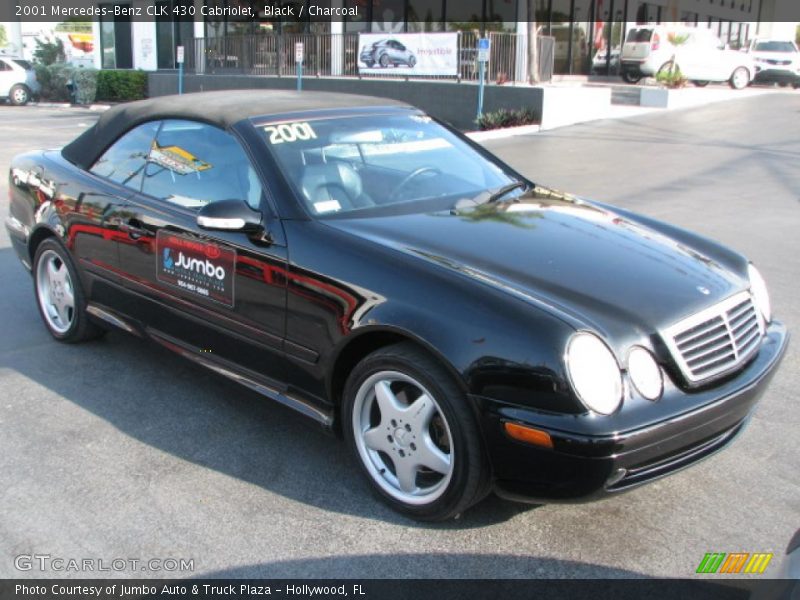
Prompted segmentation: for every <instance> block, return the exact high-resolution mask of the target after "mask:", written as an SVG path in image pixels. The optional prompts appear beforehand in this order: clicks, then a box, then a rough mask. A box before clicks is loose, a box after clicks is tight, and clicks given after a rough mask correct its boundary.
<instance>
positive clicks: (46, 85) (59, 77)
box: [34, 63, 75, 102]
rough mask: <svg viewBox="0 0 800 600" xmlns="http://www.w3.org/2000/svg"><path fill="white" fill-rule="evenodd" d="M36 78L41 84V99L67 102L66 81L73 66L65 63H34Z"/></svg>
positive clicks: (70, 75) (70, 76)
mask: <svg viewBox="0 0 800 600" xmlns="http://www.w3.org/2000/svg"><path fill="white" fill-rule="evenodd" d="M34 68H35V69H36V79H37V81H38V82H39V85H41V86H42V91H41V92H40V95H41V98H42V100H47V101H49V102H69V93H68V92H67V81H69V80H70V79H71V78H72V71H74V70H75V67H73V66H72V65H68V64H66V63H55V64H52V65H43V64H36V65H35V67H34Z"/></svg>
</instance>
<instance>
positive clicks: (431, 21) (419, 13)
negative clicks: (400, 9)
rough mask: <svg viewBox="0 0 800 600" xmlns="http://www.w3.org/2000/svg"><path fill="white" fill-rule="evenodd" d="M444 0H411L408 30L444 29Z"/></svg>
mask: <svg viewBox="0 0 800 600" xmlns="http://www.w3.org/2000/svg"><path fill="white" fill-rule="evenodd" d="M443 11H444V2H442V0H409V3H408V31H442V29H443V26H442V25H443V23H442V22H443V21H444V13H443Z"/></svg>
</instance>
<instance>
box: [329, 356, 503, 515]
mask: <svg viewBox="0 0 800 600" xmlns="http://www.w3.org/2000/svg"><path fill="white" fill-rule="evenodd" d="M343 403H344V404H343V410H342V423H343V428H344V430H345V436H346V437H347V441H348V445H349V446H350V448H351V450H352V451H353V453H354V454H355V456H356V457H357V459H358V461H359V464H360V465H361V468H362V471H363V472H364V474H365V475H366V476H367V479H368V480H369V482H370V484H371V485H372V487H373V489H374V490H375V491H376V492H377V493H378V494H379V495H380V496H381V498H382V499H383V500H384V501H385V502H386V503H388V504H389V505H390V506H391V507H392V508H394V509H395V510H397V511H399V512H401V513H404V514H406V515H409V516H411V517H413V518H415V519H419V520H423V521H442V520H445V519H449V518H451V517H454V516H456V515H459V514H461V513H462V512H463V511H464V510H466V509H467V508H469V507H470V506H472V505H473V504H475V503H476V502H478V501H480V500H481V499H483V497H484V496H485V495H486V494H487V493H488V491H489V487H488V482H489V467H488V463H487V460H486V455H485V451H484V449H483V444H482V441H481V436H480V434H479V432H478V426H477V423H476V421H475V418H474V417H473V415H472V412H471V410H470V407H469V406H468V404H467V399H466V397H465V395H464V393H463V391H462V390H461V389H459V387H458V385H456V383H455V382H454V381H453V378H452V377H451V376H450V374H449V373H447V372H446V371H445V370H444V368H443V367H442V366H441V365H440V364H439V363H438V362H437V361H436V360H434V359H433V358H432V357H431V356H430V355H428V354H426V353H425V352H423V351H421V350H419V349H418V348H417V347H416V346H414V345H413V344H410V343H401V344H395V345H392V346H388V347H386V348H382V349H380V350H377V351H375V352H373V353H372V354H370V355H369V356H367V357H366V358H364V360H362V361H361V362H360V363H359V364H358V365H357V366H356V368H355V369H353V371H352V373H351V374H350V376H349V377H348V379H347V383H346V385H345V392H344V399H343Z"/></svg>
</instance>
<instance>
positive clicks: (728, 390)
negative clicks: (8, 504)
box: [6, 92, 787, 520]
mask: <svg viewBox="0 0 800 600" xmlns="http://www.w3.org/2000/svg"><path fill="white" fill-rule="evenodd" d="M10 197H11V206H10V214H9V217H8V219H7V221H6V227H7V228H8V230H9V232H10V234H11V239H12V242H13V245H14V248H15V250H16V252H17V254H18V255H19V257H20V259H21V260H22V262H23V264H24V265H25V266H26V267H27V268H28V269H30V270H31V272H32V274H33V280H34V291H35V297H36V301H37V303H38V306H39V310H40V312H41V316H42V318H43V320H44V323H45V325H46V326H47V329H48V330H49V331H50V333H51V334H52V335H53V337H55V338H56V339H58V340H61V341H64V342H78V341H82V340H86V339H89V338H91V337H94V336H97V335H98V334H100V333H101V332H102V331H103V328H105V327H107V326H115V327H117V328H121V329H123V330H125V331H128V332H130V333H133V334H135V335H139V336H142V337H145V338H147V339H150V340H152V341H154V342H156V343H158V344H161V345H163V346H164V347H166V348H169V349H170V350H174V351H175V352H178V353H180V354H182V355H183V356H186V357H187V358H190V359H192V360H194V361H196V362H197V363H199V364H201V365H203V366H206V367H208V368H210V369H212V370H214V371H216V372H217V373H220V374H222V375H224V376H227V377H229V378H231V379H233V380H235V381H237V382H239V383H241V384H244V385H246V386H248V387H249V388H251V389H253V390H256V391H257V392H259V393H261V394H263V395H265V396H268V397H270V398H272V399H275V400H277V401H278V402H281V403H283V404H285V405H287V406H289V407H292V408H294V409H296V410H297V411H299V412H300V413H302V414H304V415H305V416H307V417H309V418H311V419H314V420H316V421H318V422H319V423H321V424H322V425H324V426H325V427H327V428H330V429H333V430H336V431H341V432H342V433H343V435H344V437H345V438H346V439H347V442H348V444H349V445H350V447H351V448H352V450H353V453H354V455H355V456H356V458H357V460H358V462H359V464H360V465H361V468H362V469H363V471H364V473H365V475H366V477H367V479H368V480H369V481H370V483H371V484H372V486H374V489H375V490H376V491H377V492H378V493H379V494H380V495H381V496H382V497H383V498H384V499H385V500H386V501H387V502H388V503H389V504H390V505H392V506H393V507H394V508H396V509H397V510H400V511H402V512H405V513H407V514H410V515H412V516H413V517H416V518H419V519H428V520H435V519H445V518H448V517H451V516H453V515H457V514H459V513H461V512H462V511H463V510H465V509H466V508H468V507H469V506H470V505H472V504H474V503H475V502H477V501H479V500H480V499H481V498H483V497H484V496H485V495H486V494H487V493H489V492H490V491H492V490H494V491H496V492H497V493H499V494H501V495H503V496H505V497H510V498H515V499H521V500H534V501H539V502H552V501H579V500H589V499H594V498H598V497H602V496H606V495H609V494H614V493H616V492H619V491H623V490H627V489H629V488H632V487H634V486H636V485H639V484H642V483H645V482H647V481H651V480H653V479H655V478H658V477H661V476H663V475H666V474H669V473H671V472H674V471H676V470H678V469H681V468H683V467H685V466H688V465H690V464H693V463H694V462H696V461H698V460H700V459H702V458H704V457H706V456H709V455H710V454H712V453H714V452H716V451H717V450H719V449H721V448H723V447H725V446H726V445H727V444H728V443H730V441H731V440H732V439H733V438H734V437H735V436H736V435H737V434H738V433H739V432H740V431H741V430H742V429H743V428H744V426H745V424H746V423H747V421H748V418H749V417H750V415H751V414H752V412H753V409H754V406H755V404H756V401H757V399H758V397H759V395H760V394H761V393H762V392H763V390H764V388H765V386H766V384H767V381H768V380H769V378H770V376H771V375H772V374H773V373H774V371H775V367H776V366H777V364H778V362H779V361H780V359H781V357H782V355H783V352H784V349H785V346H786V343H787V333H786V331H785V329H784V326H783V325H782V324H781V323H779V322H778V321H775V320H773V318H772V315H771V313H770V301H769V297H768V294H767V289H766V286H765V284H764V280H763V279H762V278H761V276H760V275H759V273H758V271H757V270H756V269H755V267H754V266H753V265H752V264H750V263H749V262H748V261H747V259H745V258H744V257H742V256H740V255H739V254H737V253H736V252H733V251H731V250H729V249H727V248H724V247H722V246H720V245H718V244H716V243H714V242H711V241H709V240H707V239H704V238H702V237H700V236H698V235H695V234H693V233H690V232H688V231H685V230H683V229H679V228H677V227H673V226H671V225H667V224H664V223H661V222H658V221H655V220H653V219H650V218H647V217H643V216H640V215H636V214H633V213H630V212H628V211H625V210H619V209H616V208H612V207H609V206H606V205H602V204H599V203H596V202H590V201H586V200H583V199H579V198H575V197H573V196H570V195H567V194H563V193H559V192H556V191H554V190H551V189H548V188H546V187H543V186H540V185H538V184H535V183H533V182H532V181H530V180H529V179H527V178H526V177H524V176H523V175H521V174H520V173H517V172H515V171H514V170H513V169H511V168H510V167H509V166H508V165H506V164H504V163H502V162H501V161H500V160H498V159H497V158H496V157H494V156H493V155H491V154H490V153H488V152H487V151H486V150H484V149H483V148H481V147H480V146H478V145H477V144H475V143H473V142H472V141H470V140H469V139H467V138H466V137H464V136H462V135H461V134H460V133H458V132H456V131H454V130H452V129H450V128H449V127H447V126H445V125H443V124H441V123H439V122H437V121H436V120H435V119H432V118H431V117H429V116H427V115H425V114H424V113H422V112H421V111H419V110H417V109H415V108H413V107H410V106H407V105H403V104H399V103H395V102H392V101H388V100H385V99H376V98H367V97H359V96H349V95H337V94H314V93H305V92H304V93H294V92H268V93H266V92H224V93H205V94H190V95H184V96H179V97H170V98H162V99H154V100H145V101H142V102H135V103H131V104H125V105H120V106H117V107H114V108H112V109H110V110H109V111H107V112H106V113H104V114H103V115H102V116H101V117H100V119H99V120H98V121H97V123H96V124H95V125H93V126H92V127H91V128H89V129H88V130H87V131H86V132H85V133H83V134H82V135H81V136H79V137H78V138H77V139H75V141H73V142H72V143H70V144H68V145H67V146H65V147H64V148H63V149H61V150H60V151H48V152H34V153H30V154H24V155H21V156H18V157H16V158H15V159H14V161H13V164H12V166H11V173H10Z"/></svg>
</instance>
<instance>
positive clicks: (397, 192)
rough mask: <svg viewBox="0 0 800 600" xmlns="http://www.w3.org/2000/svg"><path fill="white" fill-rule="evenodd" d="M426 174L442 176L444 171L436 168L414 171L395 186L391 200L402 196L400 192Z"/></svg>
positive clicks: (422, 168)
mask: <svg viewBox="0 0 800 600" xmlns="http://www.w3.org/2000/svg"><path fill="white" fill-rule="evenodd" d="M425 173H433V174H434V175H441V174H442V171H441V170H440V169H437V168H436V167H420V168H418V169H414V170H413V171H411V173H409V174H408V175H406V176H405V177H403V180H402V181H401V182H400V183H398V184H397V185H396V186H394V189H393V190H392V191H391V192H390V193H389V200H395V199H396V198H397V196H399V195H400V191H401V190H402V189H403V188H404V187H406V186H407V185H408V184H409V183H411V181H413V180H414V179H416V178H417V177H419V176H420V175H423V174H425Z"/></svg>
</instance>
